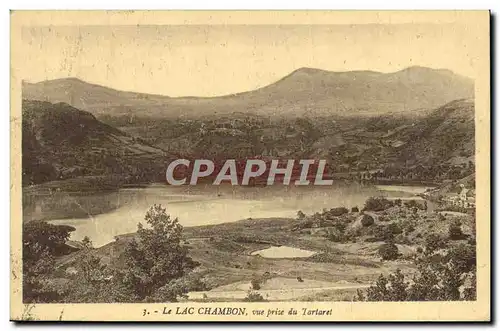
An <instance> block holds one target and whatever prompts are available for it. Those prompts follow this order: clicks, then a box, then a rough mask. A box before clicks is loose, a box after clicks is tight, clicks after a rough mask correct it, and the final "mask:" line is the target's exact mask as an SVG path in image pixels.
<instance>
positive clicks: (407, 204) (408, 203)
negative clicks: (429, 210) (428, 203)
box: [404, 200, 423, 209]
mask: <svg viewBox="0 0 500 331" xmlns="http://www.w3.org/2000/svg"><path fill="white" fill-rule="evenodd" d="M404 205H405V207H406V208H408V209H413V208H417V209H423V206H422V205H421V204H420V203H418V202H417V201H416V200H408V201H405V203H404Z"/></svg>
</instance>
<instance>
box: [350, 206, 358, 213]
mask: <svg viewBox="0 0 500 331" xmlns="http://www.w3.org/2000/svg"><path fill="white" fill-rule="evenodd" d="M357 212H359V208H358V206H356V207H352V208H351V213H357Z"/></svg>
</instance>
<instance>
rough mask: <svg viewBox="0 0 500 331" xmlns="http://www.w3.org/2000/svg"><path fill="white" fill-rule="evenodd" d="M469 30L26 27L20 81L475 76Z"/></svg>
mask: <svg viewBox="0 0 500 331" xmlns="http://www.w3.org/2000/svg"><path fill="white" fill-rule="evenodd" d="M471 37H473V36H471V35H470V32H469V31H468V30H467V29H466V27H464V26H461V25H458V24H454V23H446V24H428V23H426V24H390V25H389V24H365V25H157V26H142V25H122V26H116V25H115V26H52V27H50V26H36V27H25V28H23V29H22V38H21V39H22V41H21V47H20V49H19V52H18V53H17V54H15V55H13V56H19V57H20V60H22V62H21V63H23V66H22V68H20V75H21V76H22V77H21V79H23V80H26V81H29V82H39V81H43V80H49V79H56V78H64V77H78V78H80V79H82V80H85V81H88V82H91V83H95V84H100V85H105V86H109V87H112V88H115V89H119V90H126V91H135V92H143V93H153V94H162V95H169V96H217V95H225V94H231V93H236V92H242V91H248V90H252V89H256V88H259V87H262V86H265V85H268V84H270V83H273V82H275V81H277V80H279V79H280V78H282V77H283V76H285V75H287V74H289V73H290V72H292V71H293V70H296V69H298V68H301V67H312V68H319V69H324V70H331V71H350V70H374V71H381V72H394V71H398V70H401V69H404V68H406V67H409V66H414V65H418V66H427V67H431V68H436V69H443V68H444V69H450V70H452V71H454V72H456V73H459V74H462V75H465V76H468V77H472V78H474V75H475V62H474V57H471V56H470V55H469V54H470V53H472V52H471V49H470V47H471V46H470V45H469V44H468V43H467V42H466V40H470V38H471Z"/></svg>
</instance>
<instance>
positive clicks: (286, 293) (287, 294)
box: [188, 284, 370, 301]
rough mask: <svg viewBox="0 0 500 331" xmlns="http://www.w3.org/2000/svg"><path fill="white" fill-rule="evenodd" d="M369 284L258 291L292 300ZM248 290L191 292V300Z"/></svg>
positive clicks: (242, 294)
mask: <svg viewBox="0 0 500 331" xmlns="http://www.w3.org/2000/svg"><path fill="white" fill-rule="evenodd" d="M369 286H370V285H369V284H351V285H339V286H330V287H317V288H298V289H284V290H259V291H256V292H258V293H259V294H260V295H262V296H263V297H264V299H266V300H276V301H278V300H291V299H295V298H299V297H303V296H307V295H311V294H315V293H321V292H323V291H331V290H346V289H358V288H367V287H369ZM247 294H248V292H247V291H217V292H216V291H204V292H189V293H188V298H189V300H197V299H210V298H213V299H244V298H245V297H246V296H247Z"/></svg>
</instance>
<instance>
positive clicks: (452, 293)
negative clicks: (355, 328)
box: [356, 244, 476, 301]
mask: <svg viewBox="0 0 500 331" xmlns="http://www.w3.org/2000/svg"><path fill="white" fill-rule="evenodd" d="M416 263H417V270H418V272H417V274H416V275H415V276H413V279H412V282H411V283H410V282H408V281H406V277H405V275H403V274H402V273H401V272H400V271H399V270H398V271H396V273H395V274H391V275H389V276H384V275H380V277H379V278H378V280H377V282H376V283H375V284H374V285H372V286H370V288H368V290H367V291H366V293H363V292H361V291H358V294H357V297H356V300H359V301H364V300H366V301H457V300H475V298H476V251H475V248H474V246H471V245H465V244H461V245H459V246H454V247H451V248H449V249H448V250H447V251H444V252H439V253H432V254H430V253H428V252H423V254H420V256H418V257H417V259H416ZM467 283H468V285H469V286H468V287H467V286H465V285H466V284H467ZM461 288H463V291H462V292H461V291H460V289H461Z"/></svg>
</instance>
